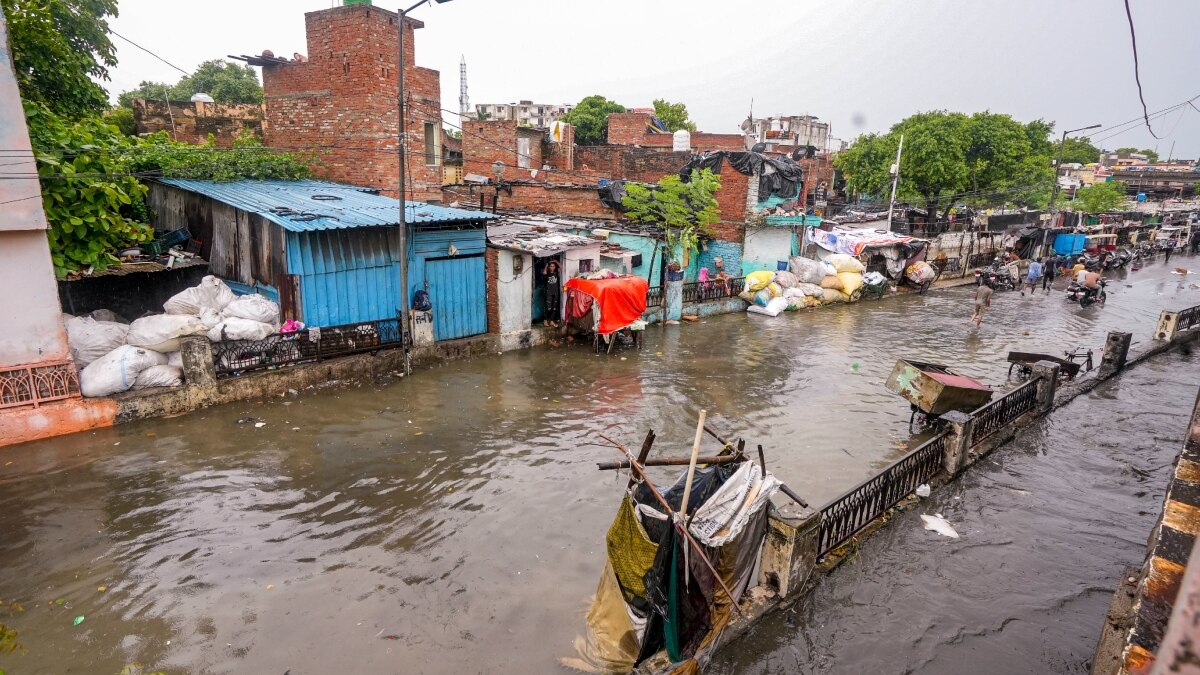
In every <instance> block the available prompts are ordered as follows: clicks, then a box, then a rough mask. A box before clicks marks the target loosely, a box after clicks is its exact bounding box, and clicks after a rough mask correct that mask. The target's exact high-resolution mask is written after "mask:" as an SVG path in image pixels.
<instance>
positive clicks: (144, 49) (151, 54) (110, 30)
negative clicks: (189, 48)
mask: <svg viewBox="0 0 1200 675" xmlns="http://www.w3.org/2000/svg"><path fill="white" fill-rule="evenodd" d="M108 32H110V33H112V34H113V35H116V36H117V37H119V38H121V39H122V40H124V41H126V42H128V43H129V44H131V45H133V46H134V47H137V48H138V49H140V50H142V51H144V52H146V53H147V54H149V55H150V56H153V57H154V58H156V59H158V60H159V61H162V62H163V63H165V64H167V65H168V66H171V67H172V68H174V69H175V70H178V71H179V72H181V73H183V74H184V75H191V73H189V72H188V71H186V70H184V69H183V68H180V67H179V66H177V65H175V64H174V63H171V62H170V61H168V60H166V59H164V58H163V57H161V56H159V55H158V54H155V53H154V52H152V51H150V50H149V49H146V48H145V47H143V46H141V45H139V44H138V43H136V42H134V41H133V40H130V39H129V38H127V37H125V36H124V35H121V34H120V33H118V32H117V31H115V30H113V29H112V28H109V29H108Z"/></svg>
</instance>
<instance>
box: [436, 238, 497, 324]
mask: <svg viewBox="0 0 1200 675" xmlns="http://www.w3.org/2000/svg"><path fill="white" fill-rule="evenodd" d="M425 287H426V288H427V289H428V290H429V301H430V302H431V303H433V337H434V339H435V340H453V339H455V338H461V337H467V336H468V335H479V334H480V333H486V332H487V283H486V281H485V279H484V272H483V256H482V255H463V256H455V257H453V258H426V259H425Z"/></svg>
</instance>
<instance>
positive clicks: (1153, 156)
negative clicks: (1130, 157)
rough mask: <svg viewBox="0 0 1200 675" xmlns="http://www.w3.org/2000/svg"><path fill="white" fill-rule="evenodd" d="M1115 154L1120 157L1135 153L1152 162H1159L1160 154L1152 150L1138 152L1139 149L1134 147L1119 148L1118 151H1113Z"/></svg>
mask: <svg viewBox="0 0 1200 675" xmlns="http://www.w3.org/2000/svg"><path fill="white" fill-rule="evenodd" d="M1113 152H1115V153H1117V154H1119V155H1123V154H1126V153H1130V152H1133V153H1137V154H1139V155H1145V156H1146V159H1147V160H1149V161H1150V162H1157V161H1158V153H1157V152H1155V151H1153V150H1150V149H1149V148H1147V149H1145V150H1138V149H1137V148H1134V147H1124V148H1117V149H1116V150H1113Z"/></svg>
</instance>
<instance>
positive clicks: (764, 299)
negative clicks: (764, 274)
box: [751, 288, 771, 307]
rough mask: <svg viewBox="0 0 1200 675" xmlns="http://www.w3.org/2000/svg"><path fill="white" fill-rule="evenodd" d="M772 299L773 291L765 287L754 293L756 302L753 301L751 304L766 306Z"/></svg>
mask: <svg viewBox="0 0 1200 675" xmlns="http://www.w3.org/2000/svg"><path fill="white" fill-rule="evenodd" d="M770 301H771V292H770V291H768V290H767V289H765V288H764V289H762V290H760V291H758V292H757V293H755V294H754V302H752V303H751V304H753V305H758V306H759V307H766V306H767V303H768V302H770Z"/></svg>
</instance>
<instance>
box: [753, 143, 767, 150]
mask: <svg viewBox="0 0 1200 675" xmlns="http://www.w3.org/2000/svg"><path fill="white" fill-rule="evenodd" d="M766 150H767V144H766V143H755V144H754V147H752V148H750V152H766Z"/></svg>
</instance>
